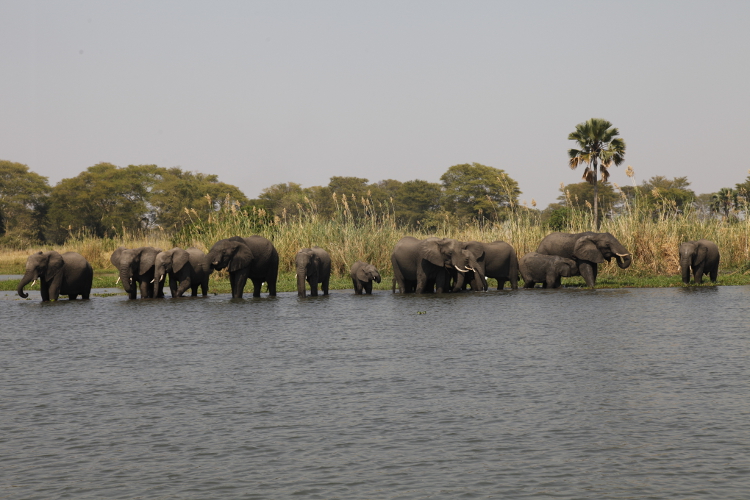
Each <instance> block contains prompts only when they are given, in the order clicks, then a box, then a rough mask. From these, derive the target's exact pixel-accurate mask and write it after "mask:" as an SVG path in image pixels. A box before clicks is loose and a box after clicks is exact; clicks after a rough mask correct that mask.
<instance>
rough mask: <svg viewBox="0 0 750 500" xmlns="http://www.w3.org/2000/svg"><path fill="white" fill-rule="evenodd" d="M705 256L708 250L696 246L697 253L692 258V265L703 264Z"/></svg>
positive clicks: (699, 245)
mask: <svg viewBox="0 0 750 500" xmlns="http://www.w3.org/2000/svg"><path fill="white" fill-rule="evenodd" d="M707 254H708V248H706V247H705V246H704V245H701V244H698V251H697V252H695V257H694V258H693V265H694V266H699V265H701V264H703V262H704V261H705V260H706V255H707Z"/></svg>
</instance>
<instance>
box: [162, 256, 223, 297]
mask: <svg viewBox="0 0 750 500" xmlns="http://www.w3.org/2000/svg"><path fill="white" fill-rule="evenodd" d="M154 267H155V269H154V280H155V283H156V285H157V291H156V296H157V297H163V296H164V292H163V291H162V290H163V287H164V278H165V277H166V276H169V289H170V291H171V292H172V297H182V295H183V294H184V293H185V292H186V291H187V289H188V288H189V289H190V290H191V292H192V296H193V297H197V296H198V287H201V292H202V293H203V296H204V297H205V296H206V295H208V277H209V276H210V275H211V271H212V270H211V264H210V263H209V262H208V257H207V256H206V254H205V253H203V252H202V251H201V250H200V249H198V248H195V247H190V248H188V249H187V250H184V249H182V248H179V247H174V248H172V249H171V250H165V251H163V252H159V253H158V254H157V255H156V262H155V264H154Z"/></svg>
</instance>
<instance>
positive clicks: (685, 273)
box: [680, 256, 690, 285]
mask: <svg viewBox="0 0 750 500" xmlns="http://www.w3.org/2000/svg"><path fill="white" fill-rule="evenodd" d="M680 268H681V269H680V271H682V282H683V283H685V284H686V285H688V284H690V257H689V256H688V257H682V258H680Z"/></svg>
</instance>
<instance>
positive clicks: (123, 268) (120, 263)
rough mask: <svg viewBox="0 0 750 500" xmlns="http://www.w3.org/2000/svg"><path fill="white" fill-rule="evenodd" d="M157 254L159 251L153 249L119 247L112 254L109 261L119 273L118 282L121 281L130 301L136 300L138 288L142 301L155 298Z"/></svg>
mask: <svg viewBox="0 0 750 500" xmlns="http://www.w3.org/2000/svg"><path fill="white" fill-rule="evenodd" d="M159 252H161V249H159V248H154V247H139V248H133V249H131V248H125V247H119V248H118V249H117V250H115V251H114V252H113V253H112V256H111V257H110V258H109V261H110V262H111V263H112V265H113V266H115V268H116V269H117V270H118V272H119V273H120V277H119V280H118V281H122V287H123V288H124V289H125V293H127V294H128V297H129V298H130V299H136V298H138V289H139V288H140V290H141V298H142V299H145V298H149V299H152V298H154V297H156V291H155V289H156V288H157V287H156V286H155V285H154V264H155V262H156V255H157V254H158V253H159Z"/></svg>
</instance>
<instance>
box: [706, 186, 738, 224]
mask: <svg viewBox="0 0 750 500" xmlns="http://www.w3.org/2000/svg"><path fill="white" fill-rule="evenodd" d="M736 206H737V191H735V190H734V189H732V188H721V189H719V191H718V192H717V193H714V194H713V195H712V196H711V210H713V211H714V212H716V213H720V214H724V217H729V213H730V212H731V211H732V210H733V209H734V208H735V207H736Z"/></svg>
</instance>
